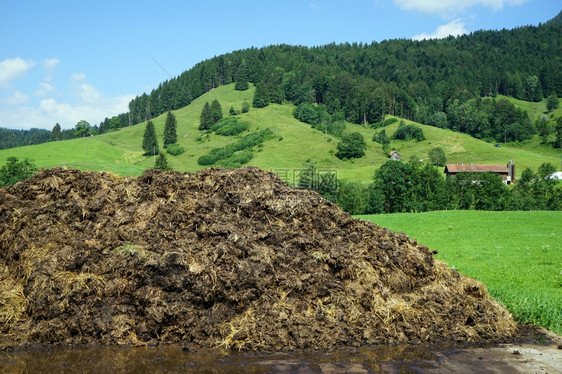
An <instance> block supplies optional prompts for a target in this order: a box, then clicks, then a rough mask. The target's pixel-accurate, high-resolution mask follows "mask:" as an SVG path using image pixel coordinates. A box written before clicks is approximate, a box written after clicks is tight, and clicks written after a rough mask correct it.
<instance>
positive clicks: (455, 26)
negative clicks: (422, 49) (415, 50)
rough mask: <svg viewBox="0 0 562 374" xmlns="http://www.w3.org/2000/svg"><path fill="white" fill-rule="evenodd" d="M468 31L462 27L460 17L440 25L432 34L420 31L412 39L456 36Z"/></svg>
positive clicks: (462, 23)
mask: <svg viewBox="0 0 562 374" xmlns="http://www.w3.org/2000/svg"><path fill="white" fill-rule="evenodd" d="M467 32H468V31H467V30H466V28H465V27H464V22H461V20H460V19H456V20H454V21H451V22H449V23H448V24H446V25H441V26H439V27H438V28H437V30H435V32H434V33H433V34H426V33H421V34H419V35H415V36H413V37H412V39H414V40H424V39H442V38H446V37H448V36H449V35H452V36H458V35H462V34H466V33H467Z"/></svg>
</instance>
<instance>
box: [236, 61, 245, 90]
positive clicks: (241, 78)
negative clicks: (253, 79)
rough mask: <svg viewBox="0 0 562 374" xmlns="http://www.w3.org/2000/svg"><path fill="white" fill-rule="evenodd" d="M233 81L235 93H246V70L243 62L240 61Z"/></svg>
mask: <svg viewBox="0 0 562 374" xmlns="http://www.w3.org/2000/svg"><path fill="white" fill-rule="evenodd" d="M234 80H235V82H236V83H235V84H234V89H235V90H236V91H246V90H247V89H248V68H247V66H246V62H245V61H242V63H241V64H240V66H239V67H238V70H237V71H236V76H235V77H234Z"/></svg>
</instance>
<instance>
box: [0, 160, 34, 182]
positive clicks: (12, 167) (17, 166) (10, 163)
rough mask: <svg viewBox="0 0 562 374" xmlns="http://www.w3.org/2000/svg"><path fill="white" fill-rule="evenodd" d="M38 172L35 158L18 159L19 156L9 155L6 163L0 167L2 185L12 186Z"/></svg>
mask: <svg viewBox="0 0 562 374" xmlns="http://www.w3.org/2000/svg"><path fill="white" fill-rule="evenodd" d="M36 172H37V167H36V166H35V164H34V163H33V160H30V159H28V158H26V159H25V160H23V161H18V158H17V157H13V156H11V157H8V159H7V160H6V165H4V166H2V168H1V169H0V187H3V186H11V185H12V184H16V183H17V182H19V181H21V180H24V179H28V178H31V177H32V176H34V175H35V173H36Z"/></svg>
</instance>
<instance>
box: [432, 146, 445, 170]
mask: <svg viewBox="0 0 562 374" xmlns="http://www.w3.org/2000/svg"><path fill="white" fill-rule="evenodd" d="M427 155H428V156H429V160H430V161H431V163H432V164H433V165H435V166H445V164H446V163H447V157H446V156H445V152H444V151H443V149H442V148H440V147H435V148H431V149H430V150H429V152H427Z"/></svg>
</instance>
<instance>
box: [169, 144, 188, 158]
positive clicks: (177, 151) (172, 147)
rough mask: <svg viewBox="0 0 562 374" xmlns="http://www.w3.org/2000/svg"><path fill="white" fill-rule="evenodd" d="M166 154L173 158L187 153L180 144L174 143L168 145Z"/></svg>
mask: <svg viewBox="0 0 562 374" xmlns="http://www.w3.org/2000/svg"><path fill="white" fill-rule="evenodd" d="M166 152H168V153H169V154H171V155H172V156H179V155H181V154H182V153H184V152H185V149H184V148H183V147H182V146H181V145H179V144H178V143H173V144H168V148H166Z"/></svg>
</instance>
